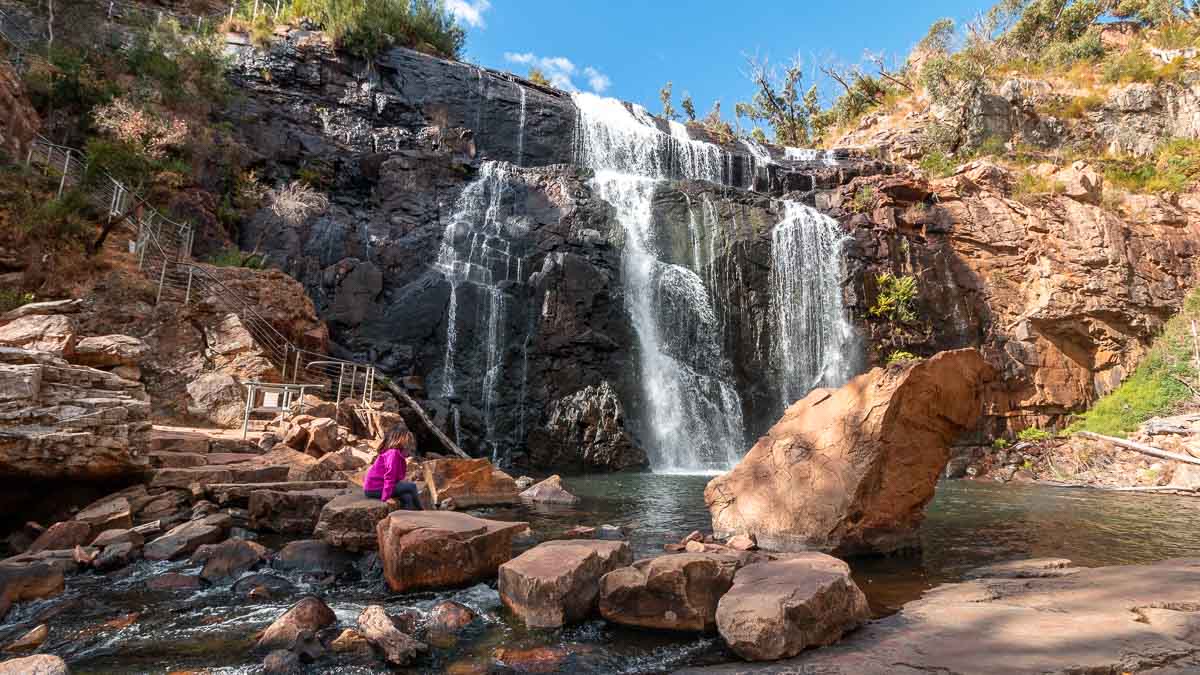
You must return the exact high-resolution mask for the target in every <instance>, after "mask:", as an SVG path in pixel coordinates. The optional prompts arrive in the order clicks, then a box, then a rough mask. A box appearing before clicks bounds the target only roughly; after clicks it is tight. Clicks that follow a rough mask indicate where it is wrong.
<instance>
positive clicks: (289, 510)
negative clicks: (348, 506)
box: [250, 489, 345, 535]
mask: <svg viewBox="0 0 1200 675" xmlns="http://www.w3.org/2000/svg"><path fill="white" fill-rule="evenodd" d="M344 493H345V490H343V489H334V490H329V489H325V490H295V491H290V492H285V491H277V490H256V491H254V492H251V493H250V525H251V527H253V528H254V529H256V530H269V531H271V532H278V533H280V534H305V535H307V534H312V532H313V530H314V529H316V526H317V522H318V521H319V520H320V517H321V511H322V509H324V508H325V505H326V504H328V503H329V502H331V501H333V499H334V498H335V497H338V496H340V495H342V494H344Z"/></svg>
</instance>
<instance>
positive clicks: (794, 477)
mask: <svg viewBox="0 0 1200 675" xmlns="http://www.w3.org/2000/svg"><path fill="white" fill-rule="evenodd" d="M992 373H993V371H992V368H991V367H990V366H988V364H987V363H986V362H985V361H984V360H983V357H982V356H981V355H980V353H979V352H978V351H977V350H975V349H960V350H955V351H949V352H942V353H940V354H937V355H936V356H933V357H932V358H929V359H926V360H923V361H916V362H910V363H906V364H903V365H898V366H890V367H887V368H875V369H874V370H872V371H870V372H868V373H866V374H864V375H859V376H858V377H856V378H854V379H853V380H851V381H850V382H849V383H848V384H846V385H845V386H844V387H842V388H840V389H836V390H829V389H817V390H814V391H813V392H811V393H810V394H809V395H808V396H806V397H805V398H804V399H803V400H800V401H798V402H796V403H795V404H793V405H792V406H791V407H790V408H788V410H787V412H786V413H784V416H783V419H781V420H780V421H779V422H778V423H776V424H775V426H774V427H772V428H771V430H770V431H769V432H768V433H767V435H766V436H764V437H762V438H761V439H759V441H758V443H756V444H755V445H754V448H752V449H751V450H750V452H749V454H747V455H746V456H745V457H744V458H743V459H742V461H741V462H739V463H738V465H737V466H736V467H734V469H733V470H732V471H730V472H729V473H726V474H724V475H722V476H718V477H717V478H714V479H713V480H712V481H711V482H710V483H709V484H708V487H707V488H706V489H705V491H704V499H705V501H706V502H707V504H708V508H709V510H710V511H711V512H712V518H713V529H714V530H716V531H717V532H718V533H720V534H749V535H753V536H754V537H755V540H756V541H757V542H758V545H759V546H761V547H764V548H767V549H773V550H804V549H819V550H830V551H833V552H836V553H839V554H857V553H871V552H888V551H893V550H897V549H902V548H906V547H911V546H914V545H916V544H917V540H916V528H917V526H918V525H919V524H920V523H921V520H922V519H923V518H924V509H925V505H926V504H927V503H928V502H929V500H930V499H931V498H932V497H933V490H934V487H935V485H936V484H937V480H938V476H940V475H941V472H942V469H943V468H944V467H945V465H946V461H947V459H948V458H949V446H950V444H951V443H952V442H953V441H954V440H955V438H957V437H958V435H959V434H961V433H962V432H963V431H965V430H967V429H969V428H971V427H973V426H974V425H975V423H976V421H977V420H978V418H979V415H980V413H981V411H982V402H981V396H980V392H981V389H982V384H983V383H984V382H986V381H987V380H989V379H990V378H991V376H992Z"/></svg>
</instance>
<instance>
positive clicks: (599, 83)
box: [583, 66, 612, 94]
mask: <svg viewBox="0 0 1200 675" xmlns="http://www.w3.org/2000/svg"><path fill="white" fill-rule="evenodd" d="M583 75H584V77H586V78H587V79H588V86H589V87H591V88H592V91H594V92H596V93H597V94H603V93H604V90H605V89H608V87H609V85H611V84H612V80H611V79H609V77H608V76H607V75H605V74H604V73H602V72H600V71H598V70H596V69H595V68H593V67H591V66H588V67H587V68H584V69H583Z"/></svg>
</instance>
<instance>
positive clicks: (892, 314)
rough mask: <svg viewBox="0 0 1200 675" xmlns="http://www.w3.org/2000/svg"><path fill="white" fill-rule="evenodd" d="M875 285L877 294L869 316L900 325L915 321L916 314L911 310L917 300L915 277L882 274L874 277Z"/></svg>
mask: <svg viewBox="0 0 1200 675" xmlns="http://www.w3.org/2000/svg"><path fill="white" fill-rule="evenodd" d="M875 283H876V284H877V285H878V287H879V288H878V291H879V294H878V295H877V296H876V297H875V304H874V305H873V306H872V307H871V309H870V314H871V316H879V317H886V318H888V319H889V320H891V321H898V322H900V323H910V322H912V321H916V318H917V314H916V310H915V309H914V308H913V304H914V302H915V301H916V298H917V278H916V277H914V276H911V275H905V276H896V275H894V274H891V273H888V272H884V273H883V274H880V275H879V276H877V277H875Z"/></svg>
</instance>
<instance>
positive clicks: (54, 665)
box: [0, 654, 71, 675]
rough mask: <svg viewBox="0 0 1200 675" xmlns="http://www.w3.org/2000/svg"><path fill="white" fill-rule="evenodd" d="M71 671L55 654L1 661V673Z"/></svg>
mask: <svg viewBox="0 0 1200 675" xmlns="http://www.w3.org/2000/svg"><path fill="white" fill-rule="evenodd" d="M70 672H71V671H70V670H69V669H68V668H67V663H66V661H63V660H62V659H60V658H59V657H57V656H54V655H53V654H35V655H33V656H25V657H22V658H19V659H9V660H7V661H4V662H3V663H0V675H69V673H70Z"/></svg>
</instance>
